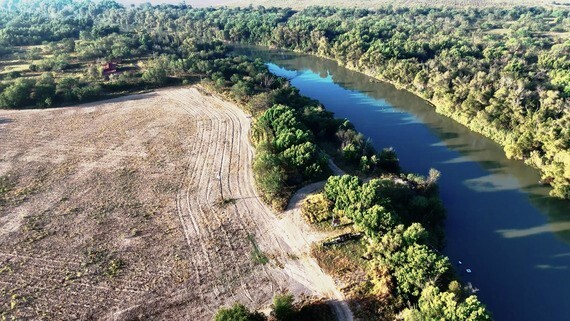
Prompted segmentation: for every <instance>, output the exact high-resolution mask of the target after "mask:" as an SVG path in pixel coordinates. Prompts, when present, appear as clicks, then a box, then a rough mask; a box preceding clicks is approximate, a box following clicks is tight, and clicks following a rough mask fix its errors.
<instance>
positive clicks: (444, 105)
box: [0, 0, 570, 198]
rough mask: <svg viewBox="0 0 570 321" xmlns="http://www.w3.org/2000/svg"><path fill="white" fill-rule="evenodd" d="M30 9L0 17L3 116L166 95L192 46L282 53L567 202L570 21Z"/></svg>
mask: <svg viewBox="0 0 570 321" xmlns="http://www.w3.org/2000/svg"><path fill="white" fill-rule="evenodd" d="M31 3H33V5H32V4H28V3H27V4H26V5H22V4H20V2H17V1H5V2H3V4H2V6H3V9H4V10H2V12H0V54H2V55H3V56H4V57H9V59H10V60H11V61H12V63H13V66H12V67H13V68H7V67H4V69H5V70H4V71H2V72H0V75H1V77H2V79H3V81H2V95H1V96H0V105H1V106H2V107H5V108H6V107H8V108H17V107H22V106H29V105H37V106H51V105H53V104H60V103H65V102H67V101H85V100H90V99H94V98H96V97H97V96H99V95H101V93H108V92H117V91H120V90H125V88H126V87H128V86H126V85H127V84H129V85H131V86H132V85H133V83H134V84H137V85H138V86H139V87H140V86H149V84H152V85H155V86H158V85H163V84H165V83H166V82H167V81H168V76H180V75H183V74H186V73H188V71H189V70H188V66H187V65H184V62H183V61H184V59H186V58H187V57H188V56H189V55H190V56H192V55H195V51H193V50H194V49H199V48H195V47H194V46H195V42H196V40H197V39H208V40H213V39H217V40H223V41H230V42H246V43H256V44H263V45H268V46H274V47H282V48H288V49H293V50H298V51H303V52H309V53H313V54H317V55H320V56H324V57H329V58H331V59H335V60H336V61H338V62H339V63H340V64H342V65H344V66H347V67H349V68H352V69H356V70H359V71H362V72H364V73H367V74H369V75H371V76H373V77H377V78H379V79H382V80H386V81H389V82H392V83H394V84H396V85H398V86H401V87H404V88H406V89H408V90H410V91H412V92H414V93H416V94H418V95H419V96H421V97H423V98H425V99H427V100H429V101H431V102H432V103H433V104H434V105H435V107H436V110H437V111H438V112H439V113H442V114H444V115H446V116H449V117H452V118H453V119H455V120H457V121H458V122H460V123H462V124H464V125H466V126H468V127H469V128H471V129H472V130H474V131H477V132H480V133H482V134H484V135H486V136H488V137H490V138H492V139H494V140H495V141H497V142H498V143H500V144H502V145H503V146H504V148H505V153H506V154H507V156H508V157H510V158H515V159H520V160H524V161H525V162H526V163H527V164H529V165H532V166H535V167H537V168H539V169H540V170H541V171H542V173H543V182H545V183H550V184H551V185H552V186H553V191H552V195H554V196H557V197H561V198H570V152H569V147H570V132H569V128H570V115H569V114H570V112H569V110H570V107H569V106H570V103H569V97H570V72H569V70H570V40H569V38H570V11H569V10H566V9H545V8H532V7H531V8H528V7H515V8H512V9H509V10H507V9H494V8H485V9H446V8H416V9H409V8H390V7H387V8H385V9H378V10H375V11H370V10H364V9H334V8H326V7H325V8H321V7H313V8H308V9H305V10H303V11H301V12H295V11H293V10H290V9H266V8H262V7H260V8H251V7H250V8H245V9H235V8H234V9H228V8H225V9H212V8H208V9H193V8H191V7H189V6H186V5H179V6H174V5H162V6H157V7H152V6H150V5H143V6H139V7H129V8H123V7H121V6H120V5H118V4H117V3H115V2H113V1H101V2H99V3H91V2H74V1H71V0H65V1H57V2H53V1H35V2H31ZM133 57H145V58H144V60H142V62H141V61H138V62H136V61H129V59H132V58H133ZM111 59H124V60H126V61H125V62H127V63H129V66H132V67H136V66H137V65H138V66H140V65H143V66H144V67H145V68H144V69H137V68H130V69H129V68H127V70H130V71H129V72H125V73H121V74H120V76H118V77H116V78H117V79H115V80H114V81H113V82H111V83H109V82H103V81H101V79H98V78H101V77H100V74H101V73H100V70H98V68H100V66H99V65H97V64H96V62H97V61H98V60H99V62H101V61H103V60H111ZM86 62H91V63H90V64H89V63H86ZM147 67H148V68H147ZM142 70H144V75H142ZM53 71H68V73H64V74H63V75H68V76H61V77H60V76H56V77H53V76H51V75H50V74H49V72H53ZM137 71H139V72H140V73H141V74H138V75H137ZM42 72H43V73H47V74H43V75H42ZM140 76H143V77H142V78H141V77H140ZM54 78H55V79H54ZM142 82H145V83H142ZM125 86H126V87H125ZM32 88H35V89H32Z"/></svg>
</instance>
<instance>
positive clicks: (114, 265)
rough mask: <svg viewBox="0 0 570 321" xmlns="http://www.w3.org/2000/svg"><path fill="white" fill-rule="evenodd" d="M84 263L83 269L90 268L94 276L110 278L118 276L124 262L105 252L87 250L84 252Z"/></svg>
mask: <svg viewBox="0 0 570 321" xmlns="http://www.w3.org/2000/svg"><path fill="white" fill-rule="evenodd" d="M84 255H85V257H86V261H85V262H84V263H83V265H84V267H86V268H89V267H92V268H93V269H94V273H95V274H102V275H105V276H108V277H110V278H114V277H116V276H118V275H119V273H120V272H121V270H122V269H123V268H124V267H125V262H124V261H123V260H121V259H120V258H118V257H116V256H115V255H114V254H112V253H110V252H109V251H107V250H99V249H88V250H86V251H85V252H84Z"/></svg>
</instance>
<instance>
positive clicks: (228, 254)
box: [0, 88, 352, 320]
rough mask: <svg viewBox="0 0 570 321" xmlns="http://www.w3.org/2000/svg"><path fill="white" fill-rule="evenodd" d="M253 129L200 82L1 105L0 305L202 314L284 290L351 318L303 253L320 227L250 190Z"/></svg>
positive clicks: (257, 303)
mask: <svg viewBox="0 0 570 321" xmlns="http://www.w3.org/2000/svg"><path fill="white" fill-rule="evenodd" d="M249 128H250V120H249V119H248V118H247V117H246V116H245V114H244V113H243V112H242V111H241V110H240V109H238V108H237V107H236V106H234V105H233V104H230V103H227V102H224V101H222V100H220V99H219V98H217V97H215V96H212V95H208V94H202V93H200V92H199V91H198V90H197V89H196V88H183V89H168V90H161V91H158V92H156V93H151V94H145V95H138V96H130V97H124V98H121V99H116V100H113V101H107V102H102V103H95V104H89V105H83V106H78V107H70V108H61V109H52V110H32V111H1V112H0V135H1V136H0V137H2V141H1V142H0V144H1V146H0V147H1V148H2V154H1V158H0V177H1V178H2V180H0V184H4V185H5V186H7V188H8V189H7V192H5V193H3V194H2V196H1V197H2V198H0V210H1V212H0V264H1V265H0V290H1V289H3V291H0V299H1V300H0V304H2V306H1V308H2V309H4V310H5V311H9V314H10V315H14V316H16V317H32V318H33V317H38V316H41V315H45V316H48V317H51V318H58V319H85V318H100V319H116V320H119V319H120V320H123V319H136V318H141V317H146V318H153V319H172V318H177V319H179V318H184V319H192V320H209V319H211V317H212V315H213V314H214V312H215V311H216V310H217V309H218V308H219V307H220V306H222V305H230V304H232V303H233V302H235V301H240V302H242V303H244V304H246V305H248V306H250V307H253V308H261V307H263V306H266V305H267V304H269V303H270V300H271V298H272V296H273V295H274V293H276V292H278V291H284V290H288V291H291V292H292V293H294V294H296V295H300V294H301V293H304V294H308V295H317V296H324V297H327V298H331V299H333V300H336V301H338V302H339V303H333V304H332V306H333V308H335V311H337V315H339V319H341V320H351V319H352V316H351V314H350V310H348V308H347V307H346V305H345V304H344V303H342V295H341V294H340V292H338V290H337V287H336V285H335V283H334V281H333V280H332V279H331V278H330V277H329V276H327V275H326V274H324V273H323V271H322V270H321V269H320V268H319V267H318V265H317V264H316V262H315V261H314V260H313V259H312V258H311V257H310V256H309V254H308V253H309V244H310V243H311V242H312V241H315V240H318V239H320V238H322V237H323V235H317V234H314V233H310V230H309V228H308V227H307V226H306V225H304V222H303V221H302V220H299V218H300V217H299V216H298V215H300V214H299V213H298V212H295V210H290V211H288V212H287V213H284V214H281V215H279V216H276V215H275V214H274V213H272V212H271V210H270V209H269V208H267V207H266V206H265V205H264V204H263V203H262V202H261V201H260V200H259V198H258V197H257V195H256V191H255V188H254V182H253V175H252V171H251V163H252V157H253V150H252V148H251V145H250V144H249V141H248V132H249ZM0 187H2V186H0ZM303 192H304V191H301V192H300V193H298V194H297V195H296V197H295V199H294V200H293V203H292V204H295V203H296V202H297V201H298V200H300V196H301V195H302V193H303ZM222 196H223V198H222ZM256 248H257V249H258V250H257V252H256V253H257V254H256V255H257V256H258V259H257V260H254V259H252V258H253V257H254V255H253V254H254V252H255V249H256ZM264 256H265V257H267V258H268V263H266V264H260V263H259V262H261V261H263V257H264ZM260 257H261V259H260ZM4 302H5V303H4Z"/></svg>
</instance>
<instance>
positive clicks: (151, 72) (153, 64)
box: [142, 56, 169, 85]
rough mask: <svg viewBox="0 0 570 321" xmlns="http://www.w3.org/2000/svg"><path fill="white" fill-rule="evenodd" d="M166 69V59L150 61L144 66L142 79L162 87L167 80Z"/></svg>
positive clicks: (160, 58)
mask: <svg viewBox="0 0 570 321" xmlns="http://www.w3.org/2000/svg"><path fill="white" fill-rule="evenodd" d="M168 68H169V67H168V58H167V57H165V56H161V57H159V58H155V59H152V60H150V61H149V62H148V63H147V64H146V70H145V71H144V73H143V75H142V79H143V80H144V81H146V82H148V83H151V84H153V85H164V84H165V83H166V82H167V80H168V70H169V69H168Z"/></svg>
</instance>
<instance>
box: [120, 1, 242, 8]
mask: <svg viewBox="0 0 570 321" xmlns="http://www.w3.org/2000/svg"><path fill="white" fill-rule="evenodd" d="M236 1H237V0H186V1H185V2H186V4H188V5H191V6H193V7H208V6H218V5H224V4H229V3H232V2H236ZM117 2H119V3H121V4H123V5H131V4H143V3H152V4H179V3H182V2H184V0H117Z"/></svg>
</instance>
